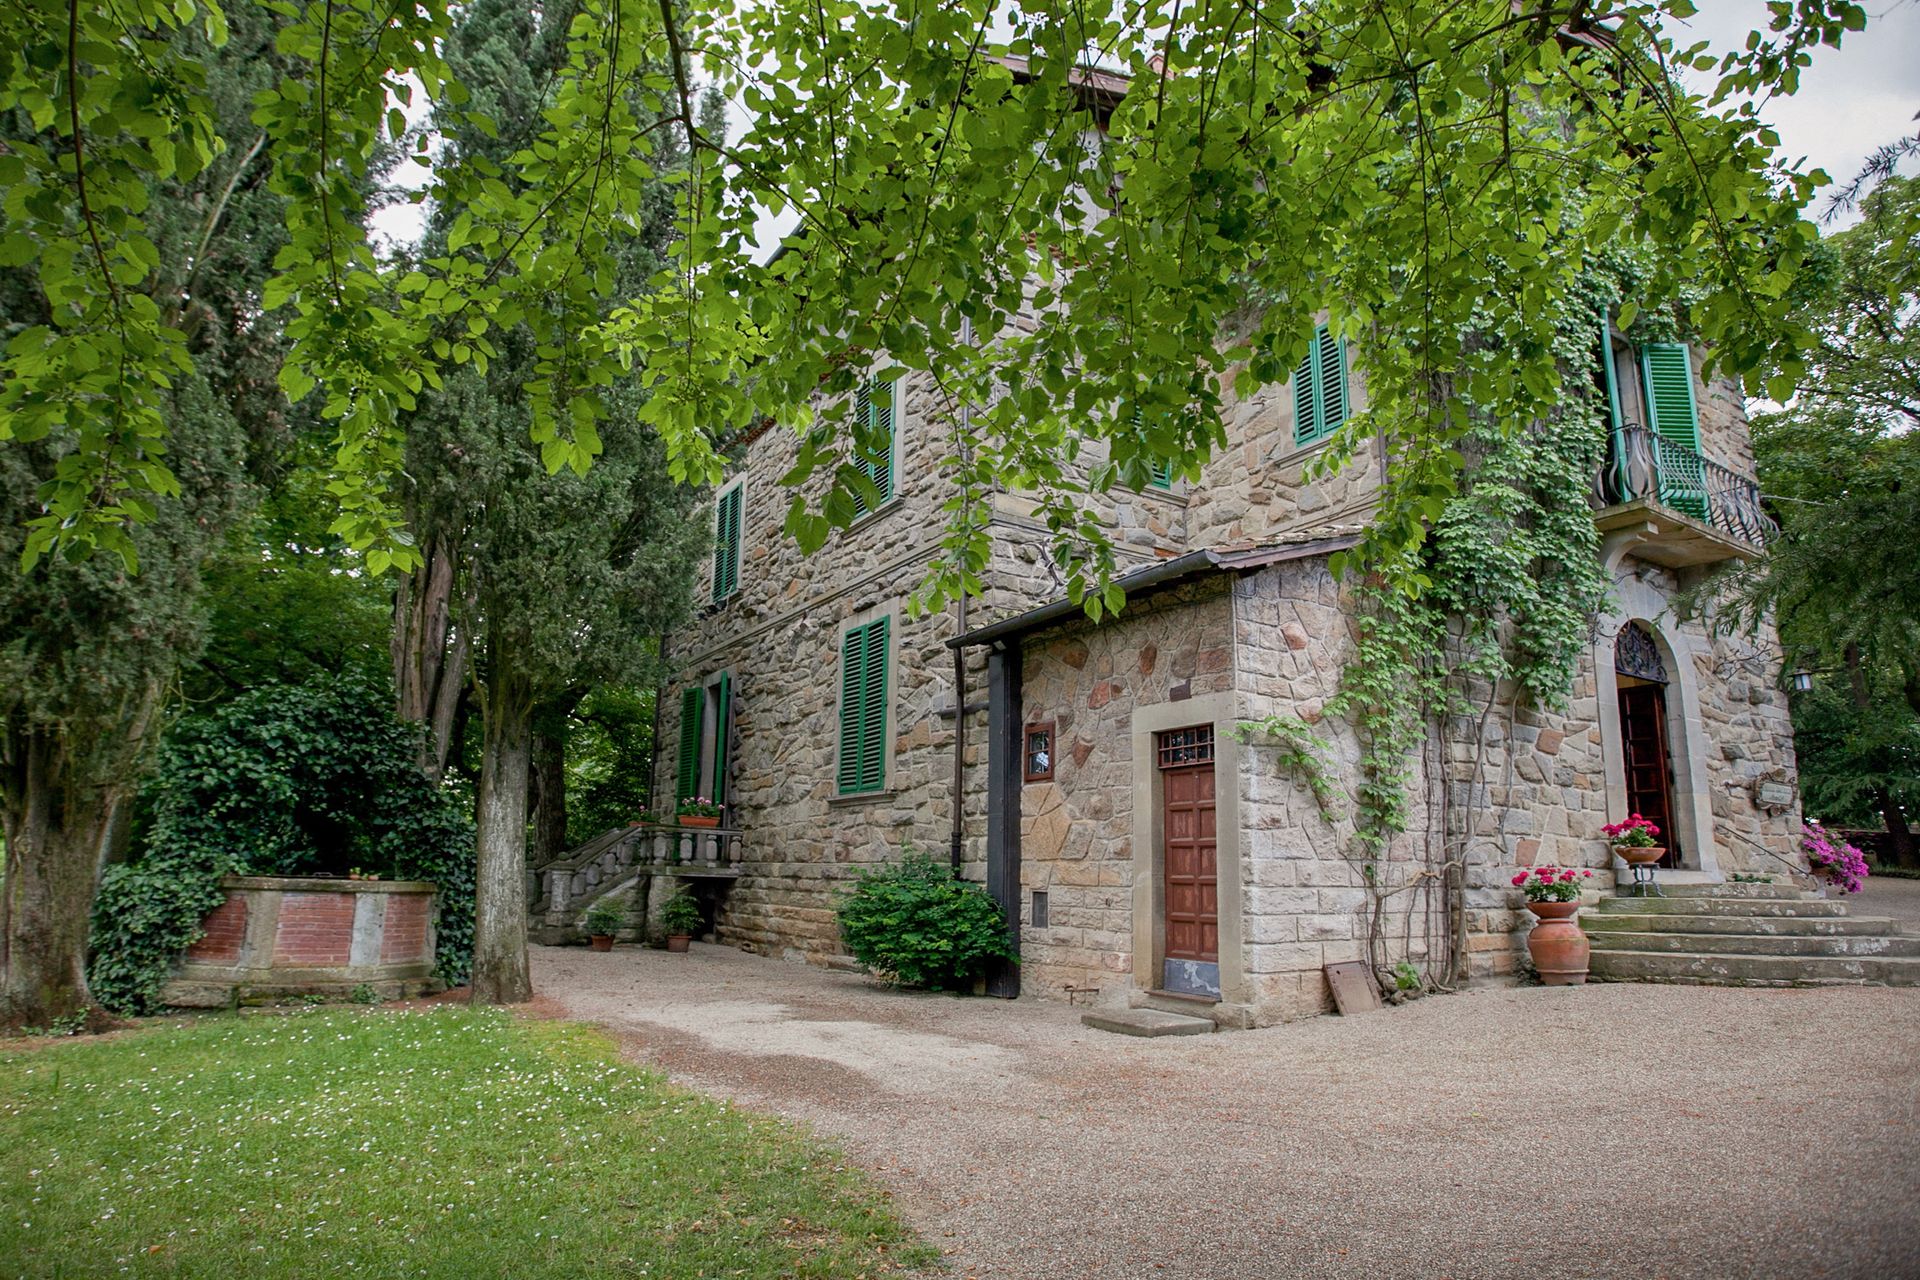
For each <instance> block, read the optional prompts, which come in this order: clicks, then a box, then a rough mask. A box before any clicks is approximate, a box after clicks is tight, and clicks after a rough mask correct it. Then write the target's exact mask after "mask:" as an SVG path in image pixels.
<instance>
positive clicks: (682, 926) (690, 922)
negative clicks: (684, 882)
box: [660, 889, 702, 951]
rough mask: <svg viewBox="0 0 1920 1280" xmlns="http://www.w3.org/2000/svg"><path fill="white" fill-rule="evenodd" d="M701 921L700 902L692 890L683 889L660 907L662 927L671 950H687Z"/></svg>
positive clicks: (668, 947)
mask: <svg viewBox="0 0 1920 1280" xmlns="http://www.w3.org/2000/svg"><path fill="white" fill-rule="evenodd" d="M701 923H702V917H701V915H700V902H699V899H697V898H695V897H694V896H693V894H692V892H691V891H690V890H687V889H682V890H681V891H680V892H678V893H676V894H674V895H673V896H672V897H671V898H668V899H667V902H666V905H665V906H663V907H661V908H660V927H661V928H662V929H664V930H665V931H666V934H667V950H669V951H685V950H686V949H687V944H688V943H689V942H691V941H692V940H693V935H694V933H695V932H696V931H697V930H698V929H699V928H700V925H701Z"/></svg>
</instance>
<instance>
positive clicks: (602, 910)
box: [587, 898, 627, 938]
mask: <svg viewBox="0 0 1920 1280" xmlns="http://www.w3.org/2000/svg"><path fill="white" fill-rule="evenodd" d="M626 922H627V912H626V908H624V907H622V906H621V905H620V904H619V903H617V902H609V901H607V900H606V899H604V898H602V899H601V900H600V901H599V902H596V903H594V904H593V909H592V910H591V911H589V912H587V932H588V933H590V934H593V935H595V936H596V937H602V938H609V937H612V936H613V934H614V933H615V932H616V931H617V930H618V929H619V928H620V926H621V925H623V924H625V923H626Z"/></svg>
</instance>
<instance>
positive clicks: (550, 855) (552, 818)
mask: <svg viewBox="0 0 1920 1280" xmlns="http://www.w3.org/2000/svg"><path fill="white" fill-rule="evenodd" d="M542 718H543V720H544V719H547V717H542ZM559 718H560V720H561V726H560V728H559V729H558V731H557V732H556V731H555V726H554V725H553V724H551V723H544V724H542V725H541V727H540V728H538V729H536V730H535V731H534V734H533V865H534V866H535V867H544V866H545V865H546V864H547V863H549V862H552V861H553V860H554V859H555V858H558V857H559V856H561V855H562V854H564V853H565V852H566V851H567V739H566V729H565V718H564V716H563V717H559Z"/></svg>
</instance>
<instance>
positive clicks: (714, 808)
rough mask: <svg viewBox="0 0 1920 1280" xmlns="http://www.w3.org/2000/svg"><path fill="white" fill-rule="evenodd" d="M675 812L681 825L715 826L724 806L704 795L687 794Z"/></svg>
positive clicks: (718, 822)
mask: <svg viewBox="0 0 1920 1280" xmlns="http://www.w3.org/2000/svg"><path fill="white" fill-rule="evenodd" d="M675 812H676V814H677V815H678V817H679V819H680V825H681V826H683V827H717V826H719V825H720V815H721V814H722V813H724V812H726V806H725V805H722V804H715V803H714V802H713V801H711V800H709V799H707V798H706V797H705V796H688V797H687V798H686V799H685V800H682V801H681V802H680V806H679V808H678V809H677V810H676V811H675Z"/></svg>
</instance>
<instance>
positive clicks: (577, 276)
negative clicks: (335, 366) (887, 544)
mask: <svg viewBox="0 0 1920 1280" xmlns="http://www.w3.org/2000/svg"><path fill="white" fill-rule="evenodd" d="M574 16H575V15H574V13H573V11H572V9H571V8H570V7H569V6H565V5H562V6H560V7H557V8H555V7H546V8H534V7H532V6H530V5H529V4H528V3H526V0H480V2H479V3H476V4H475V5H473V6H472V7H471V8H470V9H467V10H464V11H463V12H462V14H461V17H460V21H459V22H458V23H457V24H456V26H455V27H454V29H453V32H452V34H451V36H450V38H449V39H448V41H447V59H448V63H449V65H450V66H451V67H453V68H454V69H455V70H456V71H457V72H458V73H459V74H461V75H462V78H463V79H464V80H466V81H467V82H468V83H471V84H474V85H476V86H478V87H479V92H478V93H477V94H476V98H475V101H474V102H473V103H471V104H470V106H471V107H472V108H473V111H472V112H469V111H467V110H462V111H461V112H458V113H454V112H444V113H439V114H437V115H436V119H435V124H436V126H437V128H438V129H439V130H440V131H441V133H442V135H443V136H444V137H445V139H446V145H448V146H449V147H451V148H455V149H458V150H460V151H462V152H463V154H464V155H465V157H466V159H467V160H468V161H469V162H470V163H475V164H478V163H481V162H486V163H500V162H501V161H503V160H504V159H505V157H507V156H511V155H513V154H515V153H516V152H517V151H519V150H521V149H523V148H525V147H528V146H531V145H532V144H533V142H534V140H535V138H536V137H537V134H538V131H539V129H540V127H541V125H540V122H541V121H542V119H543V118H544V114H545V113H547V112H549V111H551V110H552V109H553V101H552V94H553V85H554V82H555V79H556V76H557V73H558V71H559V70H560V68H561V67H562V66H563V65H564V62H565V58H566V56H567V48H568V33H569V31H570V30H571V29H572V27H573V20H574ZM627 92H628V93H632V92H634V90H633V89H632V88H629V89H628V90H627ZM475 113H477V114H479V115H482V116H484V118H485V119H487V120H488V121H490V122H498V123H497V124H489V125H486V126H482V125H477V124H475V123H474V115H475ZM670 162H671V161H670V159H669V163H670ZM671 209H672V201H671V197H670V194H669V192H668V190H667V188H666V186H665V184H664V183H656V184H652V185H649V186H644V187H635V188H634V189H632V190H631V191H630V192H629V193H628V196H627V199H626V201H625V203H624V204H623V205H622V207H621V209H620V213H619V216H618V217H616V218H615V219H613V220H611V221H610V222H608V223H606V224H605V225H600V226H592V227H589V226H586V225H573V224H567V225H564V226H556V227H553V228H551V229H550V232H551V234H552V235H554V236H555V237H556V238H555V241H554V243H552V244H551V245H550V246H549V248H550V249H551V250H552V251H553V252H555V253H560V254H565V255H568V256H569V258H570V259H571V261H572V262H573V264H574V266H573V268H572V269H570V270H569V271H567V272H565V273H563V274H561V275H560V276H559V277H557V278H556V279H555V281H554V283H553V287H552V288H551V289H550V290H548V291H546V292H544V293H542V294H541V295H539V296H538V297H537V298H530V299H529V305H528V307H527V308H526V310H525V312H524V313H523V315H522V317H521V320H520V323H518V324H515V325H514V326H511V327H508V328H503V329H500V330H497V331H495V332H494V334H493V347H494V355H493V357H492V358H491V359H490V360H488V361H487V362H486V367H485V368H484V370H483V369H479V368H475V367H471V366H470V367H468V368H466V369H463V370H461V371H460V372H459V373H457V374H455V375H454V376H453V377H452V378H451V379H449V380H448V381H447V383H446V385H445V387H444V388H443V389H441V390H438V391H435V392H433V393H431V394H429V395H427V396H425V397H423V398H422V400H421V402H420V407H419V409H418V411H417V412H415V413H413V414H412V415H410V416H409V418H408V421H407V446H406V458H407V465H406V472H407V475H408V477H409V488H408V498H409V520H410V524H411V525H412V527H413V528H414V529H415V530H416V531H417V532H418V533H419V535H420V537H421V539H422V540H423V541H424V542H425V544H426V545H427V546H429V547H430V548H431V549H432V554H431V555H430V556H429V557H428V558H427V559H426V561H425V563H424V565H423V566H422V570H423V571H424V572H425V573H426V575H427V577H426V578H425V579H424V580H423V578H422V573H421V572H416V573H415V574H414V575H413V578H412V579H411V580H410V584H409V587H408V588H407V589H406V590H403V591H402V593H401V595H400V599H401V602H402V610H401V612H400V614H399V617H398V623H399V625H398V626H397V628H396V633H395V634H396V639H395V652H396V654H397V655H402V661H401V663H400V666H401V667H402V668H404V669H411V670H417V671H427V670H433V669H438V670H440V671H442V672H444V671H446V670H448V669H449V668H450V667H451V666H453V665H455V664H456V663H458V662H462V661H465V662H468V663H469V664H470V670H469V673H468V680H469V683H470V685H471V689H472V697H473V701H474V703H475V706H476V708H477V709H478V711H479V713H480V727H481V736H482V746H481V752H480V777H479V783H478V788H477V792H478V794H477V815H476V816H477V822H476V826H477V831H476V840H477V843H478V856H479V870H478V891H477V902H476V913H475V924H474V965H473V994H474V999H475V1000H476V1001H482V1002H505V1001H515V1000H524V999H526V998H527V997H528V996H529V995H530V994H531V991H532V988H531V984H530V982H529V978H528V973H527V959H526V928H527V903H526V888H525V886H526V867H527V839H528V820H529V816H530V814H529V783H530V779H531V777H532V776H533V771H534V767H535V765H536V764H537V763H538V764H544V765H545V766H546V767H545V768H543V769H542V770H541V771H540V776H541V777H542V778H543V780H544V785H545V789H546V795H547V797H548V800H549V804H548V806H547V807H548V810H549V819H550V820H549V821H548V822H546V823H543V824H542V833H543V834H542V836H541V837H540V838H542V839H545V840H547V841H549V842H550V841H552V840H553V839H554V838H555V833H554V830H553V828H554V827H555V826H558V825H559V824H560V823H561V822H563V821H564V819H563V817H562V816H561V815H562V814H563V812H564V811H563V810H560V809H559V807H558V801H559V794H558V789H557V783H558V780H559V779H560V778H562V777H563V776H564V762H563V761H560V760H557V759H550V758H548V757H550V756H551V755H552V753H553V751H554V749H555V747H556V746H557V745H558V744H559V743H560V742H562V741H564V739H563V737H561V735H560V734H559V732H558V729H559V726H560V725H561V724H562V723H564V720H565V717H566V715H567V713H568V712H569V711H570V710H571V706H572V704H573V703H575V702H577V701H578V700H579V698H580V697H581V696H582V694H583V693H584V692H585V691H586V690H587V689H589V688H591V687H592V686H594V685H595V684H597V683H602V682H606V683H616V682H618V683H630V682H636V681H640V680H644V679H646V678H648V676H649V674H650V671H651V661H652V658H653V654H654V648H653V644H652V639H653V637H654V636H657V635H658V634H659V633H660V631H662V630H663V629H665V628H666V627H667V626H669V625H672V624H673V623H674V622H675V621H677V620H678V619H679V618H681V617H682V616H684V614H685V612H686V611H687V609H688V607H689V605H690V601H691V584H692V577H693V566H694V563H695V558H696V556H697V555H698V553H699V551H700V550H701V547H700V531H699V526H698V522H696V521H691V520H689V519H688V518H687V517H688V514H689V507H690V504H691V502H692V501H693V500H694V498H695V497H696V493H695V491H694V490H692V489H689V488H687V487H685V486H681V485H676V484H675V483H674V482H673V480H672V479H671V477H670V475H669V471H668V465H667V455H666V449H665V446H664V445H663V444H662V443H661V441H660V439H659V437H658V436H657V435H655V434H654V433H653V432H652V431H651V430H648V429H646V428H644V427H642V426H640V425H639V423H638V420H637V411H638V407H639V400H640V398H641V393H640V392H639V390H638V389H637V388H636V387H635V386H634V384H633V382H632V381H631V380H623V381H619V382H613V381H611V380H604V381H602V382H601V383H600V385H597V386H593V387H591V388H583V390H584V391H587V393H588V394H591V395H592V396H593V397H594V398H596V399H601V400H604V401H605V408H606V410H607V414H608V417H609V418H610V420H611V423H612V425H611V426H610V427H609V429H608V430H607V432H606V433H605V439H604V442H603V444H602V445H601V452H600V457H599V460H598V462H597V464H596V465H594V466H593V467H591V468H584V467H583V468H563V469H561V470H559V471H557V472H552V471H549V469H548V467H547V466H546V464H545V462H544V461H543V458H542V450H541V448H540V447H539V446H538V445H537V444H536V443H535V442H534V439H533V436H534V434H535V433H534V432H533V431H531V430H530V427H531V426H532V423H533V419H534V412H533V402H534V400H535V399H536V398H537V396H538V394H539V391H538V388H539V386H540V384H542V383H552V382H557V381H562V380H565V379H568V378H570V377H574V376H577V374H576V372H575V371H574V370H572V369H571V368H569V367H568V366H567V362H566V361H565V360H563V359H560V358H558V357H557V355H556V353H555V351H554V349H553V348H552V347H550V346H549V345H548V343H549V342H550V341H551V340H552V335H554V334H555V333H559V332H564V331H565V330H566V328H567V327H568V326H569V325H574V326H577V325H579V324H581V323H582V322H583V321H584V320H585V318H587V317H591V316H595V315H600V316H604V315H605V314H606V312H607V311H608V310H610V309H611V307H612V305H613V303H614V301H615V300H616V299H619V298H623V297H631V296H633V295H634V294H635V293H636V292H638V291H640V290H642V289H644V288H645V287H646V284H647V281H648V280H649V279H650V278H651V277H652V276H653V275H654V274H655V273H656V272H657V271H658V270H659V268H660V266H661V264H662V262H663V260H664V252H665V248H666V244H667V241H668V238H669V237H670V235H671V234H672V221H671V218H670V216H669V215H670V213H671ZM472 217H473V210H472V208H471V207H470V206H468V205H467V204H464V203H456V202H448V203H445V204H441V205H439V206H437V207H436V208H435V209H434V211H433V216H432V219H431V222H430V226H429V237H428V249H427V252H428V253H429V254H432V253H436V252H439V251H440V249H441V248H442V246H444V245H447V244H449V243H450V242H452V241H453V240H454V239H456V238H457V232H458V228H460V227H462V226H463V225H467V224H469V223H470V221H471V220H472ZM448 251H449V252H458V251H457V250H448ZM477 261H478V259H476V262H477ZM436 575H437V577H436ZM434 601H437V602H438V603H428V602H434ZM423 605H425V608H424V609H423V608H422V606H423ZM423 612H424V613H433V612H444V613H445V614H446V615H447V616H448V617H449V619H450V626H449V627H446V628H441V627H438V626H425V627H421V626H416V625H415V620H416V618H417V617H419V616H420V615H421V614H422V613H423ZM468 644H470V645H471V646H472V649H471V653H470V655H468V656H465V657H461V658H456V657H455V656H453V653H452V651H453V650H454V649H456V648H457V647H458V646H461V645H468ZM436 646H438V647H439V651H438V652H434V650H435V647H436ZM421 649H425V650H426V651H427V652H424V653H420V652H419V651H420V650H421ZM416 654H418V656H416ZM543 730H544V732H543ZM541 744H544V749H542V750H539V751H536V746H537V745H541Z"/></svg>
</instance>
